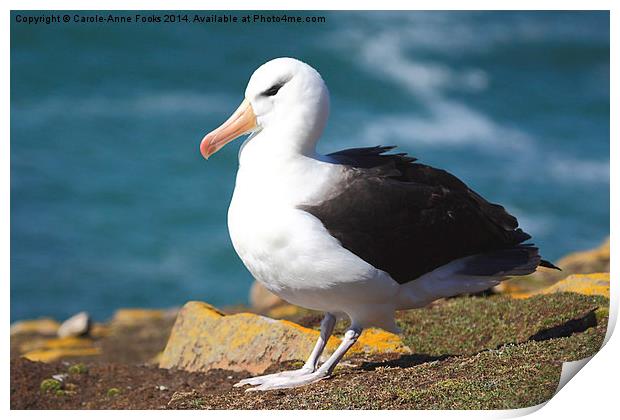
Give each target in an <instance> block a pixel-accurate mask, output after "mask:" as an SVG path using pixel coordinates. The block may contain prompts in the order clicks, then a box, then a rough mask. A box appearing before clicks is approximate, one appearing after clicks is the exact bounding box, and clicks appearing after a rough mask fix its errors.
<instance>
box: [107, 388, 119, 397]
mask: <svg viewBox="0 0 620 420" xmlns="http://www.w3.org/2000/svg"><path fill="white" fill-rule="evenodd" d="M120 393H121V390H120V389H118V388H110V389H108V391H107V392H106V395H107V396H108V397H110V398H112V397H116V396H118V395H119V394H120Z"/></svg>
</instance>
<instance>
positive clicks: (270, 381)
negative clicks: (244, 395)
mask: <svg viewBox="0 0 620 420" xmlns="http://www.w3.org/2000/svg"><path fill="white" fill-rule="evenodd" d="M361 333H362V329H361V328H359V327H355V326H351V327H350V328H349V329H348V330H347V332H346V333H345V334H344V337H343V339H342V343H340V345H339V346H338V348H337V349H336V351H335V352H334V353H333V354H332V355H331V356H330V357H329V359H327V360H326V361H325V363H323V364H322V365H321V367H319V368H318V369H317V370H315V371H313V372H309V373H305V374H302V375H295V376H280V377H271V378H267V379H266V380H264V381H261V383H260V385H259V386H257V387H255V388H250V389H247V390H246V391H268V390H271V389H283V388H295V387H298V386H302V385H307V384H311V383H313V382H317V381H320V380H321V379H325V378H327V377H329V376H330V375H331V374H332V372H333V371H334V368H335V367H336V365H337V364H338V362H340V359H342V357H343V356H344V355H345V353H346V352H347V351H348V350H349V349H350V348H351V346H353V344H355V342H356V341H357V339H358V338H359V336H360V334H361Z"/></svg>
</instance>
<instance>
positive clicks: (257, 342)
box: [159, 302, 411, 374]
mask: <svg viewBox="0 0 620 420" xmlns="http://www.w3.org/2000/svg"><path fill="white" fill-rule="evenodd" d="M318 336H319V332H318V331H316V330H313V329H310V328H305V327H302V326H300V325H297V324H295V323H293V322H290V321H277V320H274V319H271V318H267V317H264V316H260V315H255V314H250V313H240V314H235V315H228V316H225V315H224V314H223V313H222V312H220V311H218V310H217V309H215V308H214V307H212V306H210V305H208V304H206V303H202V302H188V303H187V304H186V305H185V306H184V307H183V309H182V310H181V311H180V312H179V315H178V317H177V320H176V322H175V324H174V327H173V329H172V333H171V334H170V339H169V340H168V344H167V345H166V349H165V350H164V353H163V354H162V356H161V358H160V363H159V366H160V367H161V368H167V369H170V368H176V369H183V370H188V371H203V372H204V371H208V370H210V369H218V368H219V369H227V370H232V371H248V372H250V373H252V374H260V373H262V372H264V371H265V370H266V369H267V368H268V367H270V366H271V365H273V364H280V363H282V362H288V361H299V360H305V359H306V358H307V357H308V355H309V354H310V352H311V350H312V348H313V346H314V344H315V342H316V340H317V338H318ZM339 343H340V340H339V339H337V338H335V337H332V338H330V340H329V342H328V344H327V349H326V353H327V354H329V353H331V352H332V351H334V350H335V348H336V347H337V346H338V344H339ZM383 352H390V353H401V354H409V353H410V352H411V351H410V350H409V348H408V347H407V346H405V345H404V344H403V343H402V341H401V339H400V337H399V336H398V335H395V334H392V333H388V332H385V331H383V330H378V329H368V330H365V331H364V332H363V333H362V336H361V337H360V338H359V340H358V342H357V343H356V344H355V346H353V347H352V348H351V350H350V351H349V353H347V356H351V355H354V354H356V353H357V354H359V353H383Z"/></svg>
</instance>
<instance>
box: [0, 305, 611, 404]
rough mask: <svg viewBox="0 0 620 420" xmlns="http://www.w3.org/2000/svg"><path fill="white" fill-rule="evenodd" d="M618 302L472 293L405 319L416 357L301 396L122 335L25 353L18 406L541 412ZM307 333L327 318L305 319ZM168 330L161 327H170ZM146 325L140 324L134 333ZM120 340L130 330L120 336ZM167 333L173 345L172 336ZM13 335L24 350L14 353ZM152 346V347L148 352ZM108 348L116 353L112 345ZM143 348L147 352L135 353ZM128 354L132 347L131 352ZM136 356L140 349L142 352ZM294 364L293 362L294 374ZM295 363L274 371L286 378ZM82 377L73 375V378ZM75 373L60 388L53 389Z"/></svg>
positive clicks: (17, 362)
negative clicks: (157, 359) (48, 358)
mask: <svg viewBox="0 0 620 420" xmlns="http://www.w3.org/2000/svg"><path fill="white" fill-rule="evenodd" d="M608 306H609V302H608V300H607V299H606V298H603V297H600V296H584V295H578V294H573V293H558V294H552V295H546V296H535V297H533V298H530V299H523V300H517V299H510V298H507V297H503V296H490V297H461V298H456V299H448V300H445V301H441V302H439V303H437V304H435V305H433V306H431V307H428V308H423V309H418V310H412V311H406V312H402V313H400V314H399V315H398V323H399V325H400V327H401V328H402V329H403V339H404V341H405V342H406V344H407V345H409V346H410V348H411V349H412V351H413V354H412V355H407V356H402V355H390V354H386V355H381V356H374V357H358V358H355V359H352V360H351V361H350V363H349V364H347V365H345V366H342V367H339V368H337V370H336V372H335V374H334V376H333V377H332V378H330V379H327V380H324V381H321V382H319V383H316V384H312V385H310V386H307V387H302V388H298V389H292V390H281V391H269V392H264V393H245V392H243V390H240V389H237V388H232V384H233V383H234V382H235V381H236V380H238V379H239V378H242V377H245V376H246V375H245V374H243V373H238V372H226V371H220V370H218V371H211V372H208V373H187V372H181V371H169V370H164V369H158V368H156V367H154V366H153V365H149V364H145V363H144V362H146V361H147V360H144V361H143V362H142V363H136V362H137V361H136V360H135V358H133V359H131V361H130V360H129V359H127V358H125V359H122V358H120V357H121V356H118V357H119V358H120V359H119V358H117V357H115V356H114V355H115V354H118V355H123V354H136V355H137V354H145V355H147V354H148V355H149V357H150V355H152V354H155V353H156V352H157V351H159V350H160V349H158V348H148V349H147V348H146V346H149V345H153V346H155V347H156V346H160V345H161V343H162V342H165V340H162V339H161V337H160V338H158V337H157V336H156V335H157V333H156V331H160V333H161V334H164V335H165V334H167V330H165V329H163V330H162V328H159V329H157V328H155V329H152V330H151V333H150V335H149V337H150V338H149V340H143V341H141V342H140V345H141V346H145V348H143V349H142V350H141V351H139V352H136V351H135V350H130V349H129V348H130V347H132V342H134V340H132V339H131V337H132V336H134V337H136V336H140V334H139V333H140V331H137V330H132V332H131V335H127V336H125V338H124V339H123V338H122V337H123V336H122V335H118V334H117V335H115V336H114V337H115V338H114V339H112V338H111V337H108V338H106V340H109V341H108V342H107V343H108V344H107V346H108V347H107V348H108V350H109V351H106V352H104V354H102V355H101V356H100V357H99V358H90V359H79V360H81V361H82V362H84V366H85V368H86V369H76V368H71V364H72V363H75V362H77V361H78V359H76V360H72V361H71V360H69V361H67V362H54V363H35V362H30V361H27V360H24V359H21V358H17V357H13V358H12V361H11V407H12V408H17V409H18V408H134V409H135V408H179V409H209V408H221V409H262V408H271V409H303V408H315V409H338V408H340V409H345V408H359V409H361V408H363V409H380V408H381V409H499V408H520V407H526V406H531V405H535V404H539V403H541V402H544V401H546V400H547V399H549V398H550V397H551V396H552V395H553V392H554V391H555V389H556V387H557V384H558V380H559V377H560V371H561V362H562V361H569V360H577V359H581V358H584V357H588V356H591V355H593V354H594V353H596V351H597V350H598V349H599V348H600V346H601V344H602V341H603V338H604V336H605V332H606V326H607V318H608ZM297 320H298V321H300V322H301V323H302V324H305V325H307V326H316V325H318V322H319V321H320V318H319V317H318V316H316V315H313V314H305V315H303V316H301V317H299V316H298V317H297ZM160 327H161V326H160ZM134 328H136V327H134ZM119 334H120V333H119ZM164 335H162V337H163V336H164ZM13 341H14V340H13V339H12V343H11V344H12V347H14V343H13ZM148 343H152V344H148ZM104 347H105V346H104ZM133 347H135V345H134V346H133ZM124 348H127V349H126V350H127V351H125V350H124ZM132 352H133V353H132ZM289 367H290V366H289ZM282 368H284V367H283V366H272V367H271V368H270V371H277V370H281V369H282ZM70 369H71V372H72V373H67V372H68V371H69V370H70ZM63 373H66V374H67V375H68V376H67V377H66V378H65V379H64V380H63V382H62V384H61V387H60V391H61V392H57V390H46V391H43V390H41V389H40V386H41V383H42V381H44V380H45V379H49V378H51V377H52V375H55V374H63Z"/></svg>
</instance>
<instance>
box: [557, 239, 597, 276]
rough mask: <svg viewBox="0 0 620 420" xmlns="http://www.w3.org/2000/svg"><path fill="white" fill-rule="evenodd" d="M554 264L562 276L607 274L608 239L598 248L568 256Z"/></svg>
mask: <svg viewBox="0 0 620 420" xmlns="http://www.w3.org/2000/svg"><path fill="white" fill-rule="evenodd" d="M556 264H557V266H558V267H560V268H561V269H562V272H563V276H566V275H568V274H578V273H579V274H590V273H602V272H609V238H607V239H606V240H605V241H604V242H603V243H602V244H601V245H600V246H599V247H598V248H595V249H592V250H588V251H581V252H574V253H572V254H568V255H567V256H565V257H564V258H562V259H560V260H559V261H558V262H557V263H556Z"/></svg>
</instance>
